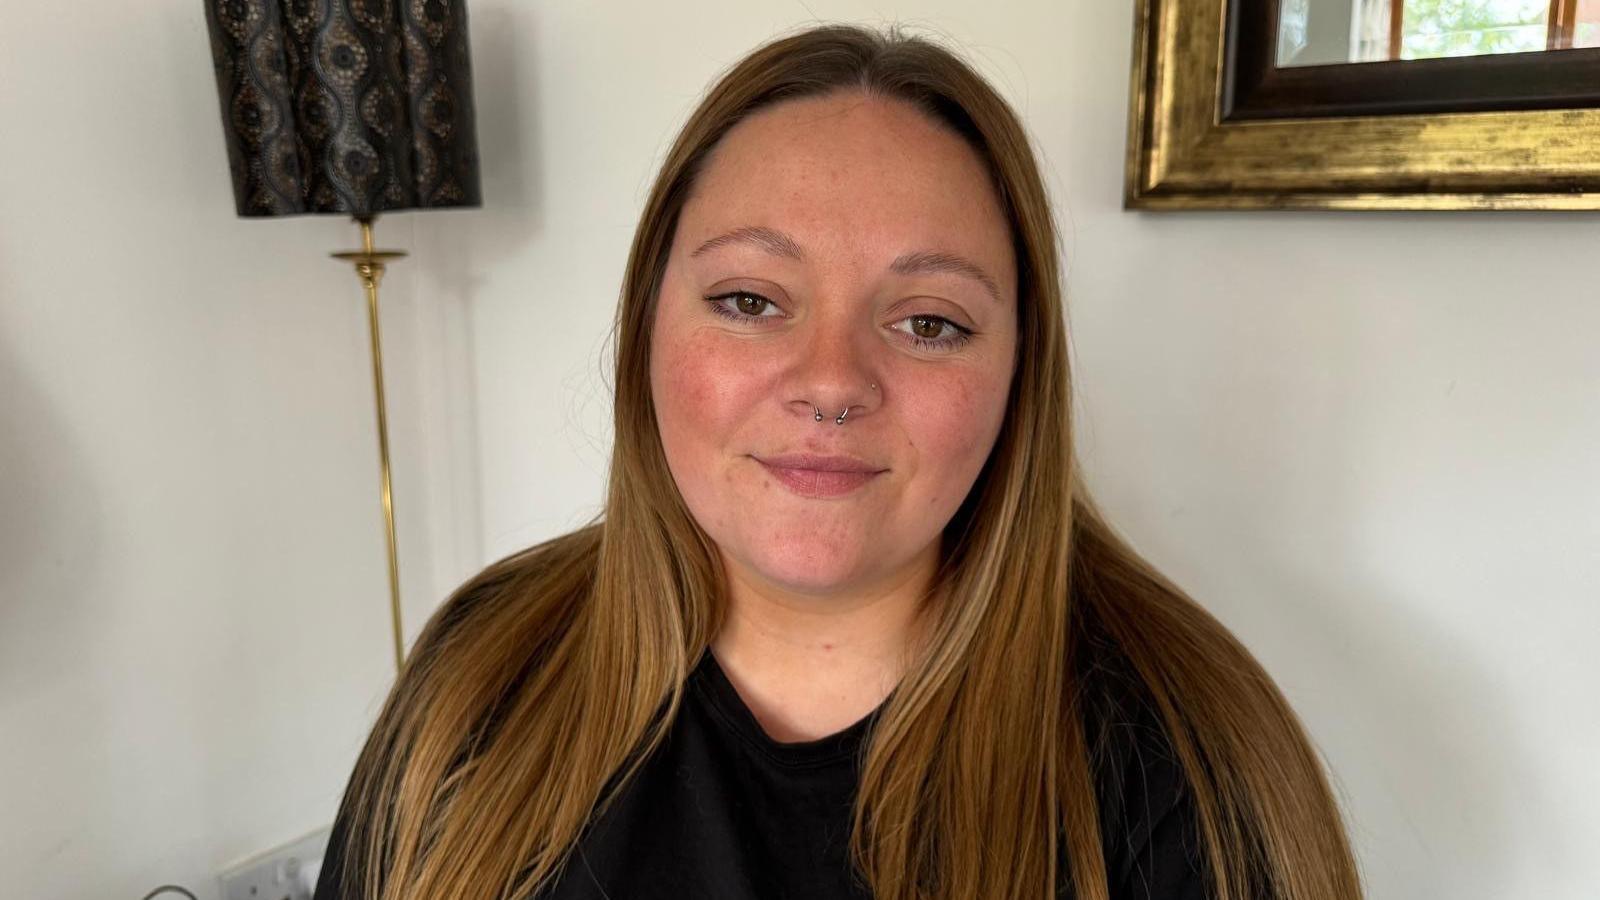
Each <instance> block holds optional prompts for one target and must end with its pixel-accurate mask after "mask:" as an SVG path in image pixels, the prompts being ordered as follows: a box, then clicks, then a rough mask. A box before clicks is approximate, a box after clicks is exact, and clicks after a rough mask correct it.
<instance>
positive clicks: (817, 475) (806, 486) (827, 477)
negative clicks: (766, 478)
mask: <svg viewBox="0 0 1600 900" xmlns="http://www.w3.org/2000/svg"><path fill="white" fill-rule="evenodd" d="M751 458H752V459H754V460H755V461H756V462H758V463H760V464H761V466H762V467H763V468H764V469H766V470H767V471H768V472H769V473H771V474H772V477H773V478H775V479H777V480H778V482H779V483H780V484H782V485H783V486H784V487H786V488H788V489H789V490H791V491H793V492H795V493H796V494H799V495H800V496H802V497H842V496H844V495H845V494H848V493H850V492H852V491H855V490H857V489H859V488H861V487H862V486H864V485H865V484H866V483H867V482H869V481H871V480H873V479H874V478H877V477H878V476H879V475H882V474H883V473H884V472H887V471H889V470H888V469H885V468H881V467H879V466H875V465H872V464H871V463H868V462H866V461H865V460H861V459H857V458H855V457H853V456H816V455H813V454H808V453H796V454H785V455H782V456H766V457H762V456H753V457H751Z"/></svg>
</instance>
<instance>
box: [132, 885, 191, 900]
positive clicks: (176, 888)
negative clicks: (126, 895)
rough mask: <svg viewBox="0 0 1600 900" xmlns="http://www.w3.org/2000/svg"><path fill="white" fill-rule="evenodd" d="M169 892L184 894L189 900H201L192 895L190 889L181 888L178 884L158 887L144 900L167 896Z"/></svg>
mask: <svg viewBox="0 0 1600 900" xmlns="http://www.w3.org/2000/svg"><path fill="white" fill-rule="evenodd" d="M167 891H173V892H174V893H178V894H182V895H184V896H185V897H188V898H189V900H200V898H199V897H196V896H195V895H194V894H192V893H190V892H189V889H188V888H186V887H180V886H179V885H176V884H163V885H162V886H161V887H158V888H156V889H155V890H153V891H151V892H150V893H148V894H145V895H144V897H143V898H142V900H150V898H151V897H154V896H155V895H157V894H165V893H166V892H167Z"/></svg>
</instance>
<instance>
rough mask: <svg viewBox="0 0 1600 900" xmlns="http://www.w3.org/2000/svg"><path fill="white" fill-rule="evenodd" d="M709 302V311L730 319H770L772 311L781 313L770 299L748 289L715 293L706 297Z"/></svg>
mask: <svg viewBox="0 0 1600 900" xmlns="http://www.w3.org/2000/svg"><path fill="white" fill-rule="evenodd" d="M706 301H707V302H709V303H710V304H711V311H712V312H714V313H716V314H718V315H721V316H726V317H728V318H730V319H739V320H744V319H770V318H773V317H774V316H773V315H769V314H768V313H769V312H770V313H774V314H777V315H782V313H780V312H779V311H778V307H777V305H776V304H774V303H773V302H772V301H771V300H768V299H767V298H765V297H763V296H761V295H760V294H752V293H750V292H749V291H729V292H727V293H726V294H716V295H713V296H710V297H707V298H706Z"/></svg>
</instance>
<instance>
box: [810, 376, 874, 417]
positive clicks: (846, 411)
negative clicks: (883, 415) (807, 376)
mask: <svg viewBox="0 0 1600 900" xmlns="http://www.w3.org/2000/svg"><path fill="white" fill-rule="evenodd" d="M868 386H869V387H870V388H872V389H873V390H877V389H878V383H877V382H873V383H872V384H870V385H868ZM811 412H812V418H813V419H815V420H816V421H818V422H821V421H822V410H821V409H818V408H817V407H816V406H815V405H813V406H812V407H811ZM848 415H850V407H848V406H846V407H845V408H844V411H843V412H841V413H839V418H837V419H834V420H833V424H835V425H843V424H844V417H845V416H848Z"/></svg>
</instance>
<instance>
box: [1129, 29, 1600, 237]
mask: <svg viewBox="0 0 1600 900" xmlns="http://www.w3.org/2000/svg"><path fill="white" fill-rule="evenodd" d="M1135 2H1136V4H1137V9H1136V19H1135V25H1134V47H1133V73H1132V80H1131V86H1130V90H1129V106H1130V109H1129V123H1128V147H1127V167H1126V169H1127V171H1126V183H1125V192H1124V197H1123V204H1124V206H1125V207H1126V208H1129V209H1133V208H1141V209H1270V208H1277V209H1573V210H1577V209H1588V210H1592V209H1600V109H1543V110H1525V111H1516V112H1456V113H1429V114H1420V115H1412V114H1408V115H1381V116H1374V115H1366V116H1344V117H1338V116H1333V117H1319V118H1297V119H1264V120H1250V121H1238V122H1223V121H1221V117H1220V115H1219V110H1220V109H1221V108H1222V107H1221V104H1222V89H1223V69H1224V64H1225V63H1224V60H1225V50H1226V48H1225V47H1224V35H1226V33H1227V26H1226V22H1227V12H1228V10H1227V2H1226V0H1135Z"/></svg>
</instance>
